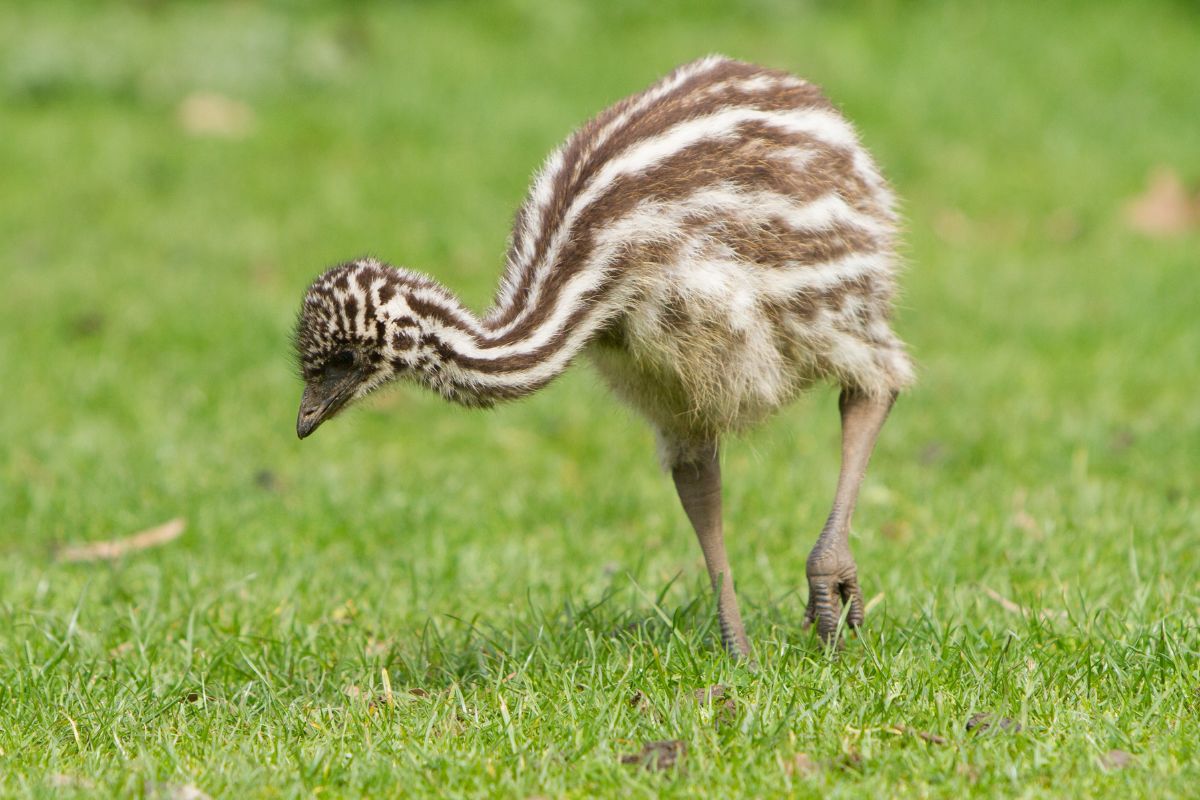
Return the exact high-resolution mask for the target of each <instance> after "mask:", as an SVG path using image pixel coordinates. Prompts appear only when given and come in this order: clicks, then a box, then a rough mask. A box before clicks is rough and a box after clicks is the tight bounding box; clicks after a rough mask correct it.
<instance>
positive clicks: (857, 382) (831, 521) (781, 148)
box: [296, 56, 912, 656]
mask: <svg viewBox="0 0 1200 800" xmlns="http://www.w3.org/2000/svg"><path fill="white" fill-rule="evenodd" d="M892 204H893V198H892V195H891V192H890V191H889V190H888V187H887V185H886V184H885V182H884V180H883V178H882V177H881V175H880V173H879V171H878V170H877V169H876V167H875V165H874V163H873V162H872V160H871V157H870V156H869V155H868V154H867V152H866V151H865V150H864V149H863V147H862V146H861V145H860V144H859V141H858V138H857V136H856V135H855V132H854V130H853V128H852V127H851V126H850V124H849V123H848V122H847V121H846V120H845V119H844V118H842V116H841V115H840V114H839V113H838V112H837V110H836V109H835V108H834V107H833V106H832V105H831V104H830V102H829V101H828V100H827V99H826V98H825V97H824V96H823V95H822V93H821V91H820V90H819V89H818V88H817V87H816V86H814V85H812V84H811V83H808V82H806V81H803V80H800V79H798V78H795V77H793V76H791V75H788V74H786V73H783V72H776V71H772V70H768V69H764V68H762V67H757V66H754V65H752V64H745V63H741V62H738V61H733V60H730V59H727V58H722V57H719V56H712V57H708V58H704V59H701V60H699V61H696V62H693V63H691V64H687V65H685V66H682V67H680V68H678V69H676V70H675V71H674V72H672V73H671V74H670V75H668V76H667V77H666V78H664V79H662V80H661V81H659V82H658V83H656V84H654V85H653V86H651V87H650V88H649V89H647V90H646V91H644V92H642V93H641V94H637V95H634V96H632V97H629V98H626V99H625V100H622V101H621V102H619V103H617V104H616V105H614V106H612V107H611V108H609V109H607V110H605V111H604V112H602V113H601V114H600V115H599V116H597V117H596V118H595V119H593V120H591V121H590V122H588V123H587V124H585V125H584V126H583V127H582V128H580V129H579V130H577V131H576V132H575V133H574V134H572V135H571V137H570V138H568V139H567V141H566V142H565V143H564V144H563V145H562V146H561V147H560V148H559V149H558V150H556V151H555V152H554V153H553V154H552V155H551V156H550V158H549V159H548V160H547V161H546V164H545V165H544V166H543V168H542V170H541V172H540V173H539V174H538V176H537V177H536V179H535V180H534V182H533V186H532V188H531V189H530V192H529V196H528V198H527V199H526V201H525V203H524V205H523V206H522V207H521V209H520V211H519V212H518V213H517V217H516V222H515V225H514V228H513V232H512V237H511V241H510V243H509V248H508V255H507V260H506V262H507V263H506V267H505V271H504V277H503V279H502V280H501V282H500V288H499V290H498V292H497V294H496V299H495V303H494V305H493V307H492V308H491V310H490V311H488V312H487V314H486V315H484V316H483V317H482V318H478V317H476V316H475V315H474V314H472V313H471V311H469V310H468V309H467V308H465V307H464V306H463V304H462V303H461V302H459V300H458V299H457V298H456V297H455V296H454V295H453V294H452V293H451V292H449V291H448V290H447V289H445V288H444V287H442V286H441V285H440V284H438V283H437V282H435V281H433V280H432V279H430V278H428V277H425V276H424V275H421V274H418V273H414V272H410V271H408V270H404V269H396V268H394V267H391V266H388V265H386V264H382V263H380V262H378V261H375V260H373V259H369V258H364V259H359V260H357V261H352V262H348V263H345V264H341V265H339V266H336V267H333V268H332V269H330V270H328V271H327V272H325V273H324V274H323V275H321V276H320V277H319V278H317V279H316V281H315V282H314V283H313V284H312V286H310V287H309V289H308V292H307V294H306V295H305V297H304V301H303V305H302V307H301V309H300V317H299V322H298V324H297V331H296V350H297V353H298V356H299V361H300V365H301V370H302V373H303V377H304V382H305V388H304V395H303V397H302V398H301V401H300V414H299V417H298V419H297V421H296V433H297V434H298V435H299V436H300V437H301V438H304V437H305V436H308V435H309V434H311V433H312V432H313V431H314V430H316V429H317V426H319V425H320V424H321V423H322V422H324V421H325V420H327V419H329V418H330V417H332V416H333V415H334V414H336V413H337V412H338V411H339V410H340V409H342V408H343V407H344V406H345V405H346V404H347V403H349V402H351V401H352V400H356V399H358V398H361V397H363V396H364V395H366V394H367V393H369V392H371V391H372V390H374V389H375V388H377V387H379V386H381V385H383V384H385V383H387V382H388V381H391V380H394V379H396V378H406V379H408V380H410V381H414V382H416V383H419V384H422V385H424V386H426V387H428V388H430V389H432V390H434V391H436V392H438V393H439V394H441V395H442V396H443V397H445V398H446V399H448V400H453V401H455V402H458V403H461V404H462V405H465V406H472V407H484V406H490V405H492V404H494V403H496V402H497V401H500V400H512V399H515V398H518V397H522V396H524V395H527V394H529V393H530V392H533V391H536V390H537V389H540V388H541V387H543V386H545V385H546V384H547V383H549V382H550V381H551V380H553V379H554V378H555V377H556V376H558V375H559V374H561V373H562V372H563V370H565V369H566V368H567V366H568V365H569V364H570V363H571V361H572V359H574V358H575V357H576V355H578V354H579V353H581V352H586V353H587V355H588V356H589V357H590V359H591V360H592V361H593V363H594V364H595V365H596V367H597V369H598V370H599V372H600V374H601V375H602V376H603V378H604V379H605V380H606V382H607V383H608V384H609V385H610V386H611V387H612V389H613V391H614V392H616V394H617V395H618V396H619V397H621V398H622V399H623V400H625V401H626V402H627V403H629V404H630V405H631V406H633V407H634V408H635V409H637V410H638V411H640V412H641V413H642V414H644V415H645V416H646V417H647V418H648V419H649V421H650V423H651V424H652V425H653V427H654V429H655V431H656V433H657V435H658V442H659V450H660V454H661V456H662V458H663V460H664V462H665V464H666V466H667V467H669V468H670V470H671V475H672V477H673V478H674V481H675V488H676V490H677V491H678V493H679V499H680V500H681V501H682V504H683V508H684V511H685V512H686V513H687V516H688V519H689V520H690V521H691V524H692V526H693V527H694V528H695V531H696V536H697V537H698V538H699V540H700V547H701V549H702V550H703V551H704V560H705V563H706V564H707V566H708V574H709V578H710V579H711V580H712V585H713V588H714V590H715V591H716V592H717V611H718V616H719V620H720V627H721V637H722V640H723V642H724V644H725V647H726V648H727V649H728V650H729V651H730V652H731V653H733V654H734V655H736V656H747V655H748V654H749V652H750V645H749V642H748V641H747V638H746V632H745V628H744V627H743V625H742V619H741V615H740V613H739V611H738V604H737V598H736V597H735V596H734V591H733V578H732V573H731V572H730V568H729V562H728V559H727V557H726V555H725V542H724V536H723V532H722V524H721V473H720V465H719V461H718V455H717V450H718V443H719V441H720V438H721V437H722V436H723V435H725V434H726V433H730V432H735V431H738V430H742V429H745V428H746V427H747V426H749V425H751V424H753V423H755V422H758V421H760V420H762V419H763V418H764V417H766V416H767V415H769V414H771V413H772V412H774V411H775V410H776V409H778V408H780V407H782V406H783V405H785V404H786V403H788V402H789V401H791V400H792V399H793V398H794V397H795V396H796V395H797V394H798V393H799V392H800V391H802V390H803V389H805V388H806V387H808V386H810V385H812V384H813V383H814V382H816V381H819V380H826V379H830V380H834V381H837V383H838V384H839V385H840V386H841V398H840V403H839V405H840V409H841V418H842V468H841V473H840V475H839V477H838V483H837V491H836V496H835V498H834V502H833V510H832V511H831V512H830V514H829V518H828V520H827V521H826V523H825V526H824V528H823V529H822V530H821V534H820V536H819V538H818V539H817V541H816V545H815V546H814V547H813V549H812V552H811V554H810V555H809V557H808V564H807V570H806V572H807V576H808V584H809V596H808V607H807V610H806V612H805V627H808V625H810V624H811V623H813V622H816V625H817V630H818V632H819V633H820V635H821V637H822V638H823V639H824V640H825V641H827V642H830V641H832V640H834V639H835V637H836V635H837V629H838V624H839V621H840V617H841V612H842V607H843V604H845V605H846V606H847V607H848V608H847V611H846V622H847V623H848V624H849V625H850V626H851V627H856V626H858V625H861V624H862V622H863V600H862V592H861V590H860V589H859V585H858V575H857V567H856V565H855V563H854V558H853V557H852V556H851V554H850V546H849V532H850V516H851V513H852V512H853V510H854V504H855V500H856V498H857V496H858V488H859V484H860V483H861V481H862V478H863V473H864V472H865V470H866V467H867V461H868V459H869V458H870V454H871V450H872V448H873V447H874V444H875V439H876V436H877V435H878V433H879V430H880V428H881V427H882V425H883V422H884V419H885V417H886V416H887V414H888V410H889V408H890V407H891V405H892V402H893V400H894V399H895V397H896V393H897V392H898V391H899V390H900V389H901V388H903V387H904V386H905V385H906V384H907V383H909V382H910V381H911V379H912V367H911V365H910V362H909V360H908V357H907V356H906V355H905V351H904V346H903V344H902V343H901V342H900V341H899V340H898V339H897V338H896V336H895V334H893V333H892V330H891V328H890V326H889V316H890V302H891V296H892V292H893V272H894V269H895V264H896V257H895V255H894V253H893V240H894V229H895V222H896V217H895V214H894V212H893V210H892Z"/></svg>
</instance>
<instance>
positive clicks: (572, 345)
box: [310, 261, 611, 407]
mask: <svg viewBox="0 0 1200 800" xmlns="http://www.w3.org/2000/svg"><path fill="white" fill-rule="evenodd" d="M338 270H344V271H346V273H347V274H346V275H345V277H346V280H345V281H344V283H345V286H344V288H342V289H340V290H335V297H337V299H338V302H336V304H335V305H336V306H338V307H340V311H339V312H338V313H336V314H334V315H333V316H332V319H333V321H334V323H335V325H336V327H339V328H342V329H347V328H348V329H350V330H354V331H358V330H362V331H365V332H366V333H367V335H368V338H369V339H370V348H371V350H372V355H371V361H372V362H373V363H374V364H376V365H377V369H376V371H375V372H374V373H373V374H372V375H371V377H370V378H369V379H368V380H366V381H365V382H364V385H363V388H362V389H361V390H360V392H359V396H362V395H365V394H367V393H369V392H370V391H372V390H373V389H375V388H377V387H378V386H380V385H382V384H384V383H386V382H388V381H390V380H394V379H401V378H405V379H409V380H412V381H414V382H416V383H419V384H421V385H423V386H425V387H427V388H429V389H431V390H433V391H435V392H437V393H438V394H439V395H441V396H442V397H444V398H446V399H447V400H451V401H453V402H455V403H459V404H461V405H464V406H469V407H488V406H491V405H494V404H495V403H497V402H499V401H502V400H512V399H516V398H519V397H523V396H525V395H527V394H530V393H531V392H534V391H536V390H538V389H540V388H541V387H543V386H545V385H546V384H547V383H549V382H550V381H552V380H553V379H554V378H556V377H558V376H559V375H560V374H562V372H563V371H564V370H565V369H566V368H567V367H568V366H569V365H570V363H571V361H572V360H573V359H574V357H575V356H576V355H578V353H579V351H580V350H581V349H582V348H583V347H584V346H585V345H586V344H587V342H588V341H589V340H590V339H591V337H592V335H593V334H594V332H595V331H596V330H597V329H598V328H599V327H600V326H601V325H602V324H603V323H604V322H605V321H606V320H607V319H608V318H609V313H608V309H609V308H610V307H611V303H601V302H596V299H597V296H596V293H594V292H593V293H591V294H590V295H589V296H586V297H582V298H580V297H576V296H575V295H576V294H577V293H572V292H570V291H567V292H564V293H560V294H559V295H556V298H555V300H556V301H555V302H553V303H546V304H542V305H539V306H536V307H531V308H529V309H527V310H526V313H525V314H523V315H521V316H520V317H519V318H518V320H517V323H518V324H513V323H512V322H509V323H507V324H501V322H499V321H498V317H497V316H496V315H495V311H493V312H492V313H489V314H488V315H487V316H485V317H484V318H483V319H480V318H479V317H477V316H476V315H475V314H474V313H472V312H471V311H470V310H469V309H468V308H467V307H466V306H465V305H463V303H462V302H461V301H460V300H459V299H458V297H456V296H455V295H454V294H453V293H452V292H450V291H449V290H448V289H446V288H445V287H444V286H442V285H441V284H440V283H438V282H436V281H434V280H433V279H431V278H429V277H427V276H425V275H421V274H419V273H415V272H411V271H408V270H404V269H397V268H395V267H390V266H387V265H385V264H381V263H379V262H376V261H358V262H354V263H352V264H349V265H343V266H341V267H336V268H334V270H331V273H334V272H336V271H338ZM328 274H330V273H327V275H328ZM333 281H334V283H337V282H338V277H336V276H335V277H334V278H333ZM311 292H312V290H310V293H311Z"/></svg>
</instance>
